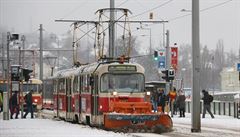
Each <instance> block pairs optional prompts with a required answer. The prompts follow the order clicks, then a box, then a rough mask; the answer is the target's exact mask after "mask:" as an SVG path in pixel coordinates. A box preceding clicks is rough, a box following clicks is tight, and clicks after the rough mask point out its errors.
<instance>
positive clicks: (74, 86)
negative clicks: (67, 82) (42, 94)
mask: <svg viewBox="0 0 240 137" xmlns="http://www.w3.org/2000/svg"><path fill="white" fill-rule="evenodd" d="M78 90H79V88H78V77H77V76H76V77H75V78H74V80H73V92H75V93H76V92H78Z"/></svg>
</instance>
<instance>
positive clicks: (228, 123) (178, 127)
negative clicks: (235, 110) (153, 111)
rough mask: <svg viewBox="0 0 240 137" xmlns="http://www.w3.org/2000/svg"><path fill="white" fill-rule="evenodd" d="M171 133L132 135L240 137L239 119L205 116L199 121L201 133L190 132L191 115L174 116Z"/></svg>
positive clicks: (153, 136)
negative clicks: (183, 116)
mask: <svg viewBox="0 0 240 137" xmlns="http://www.w3.org/2000/svg"><path fill="white" fill-rule="evenodd" d="M172 120H173V132H170V133H163V134H161V136H157V135H156V134H149V133H146V134H143V133H134V135H136V136H138V137H155V136H156V137H240V119H237V118H233V117H229V116H220V115H215V118H214V119H212V118H211V117H210V115H208V114H206V118H204V119H201V132H199V133H192V132H191V114H186V117H185V118H179V117H178V116H177V115H174V117H173V118H172Z"/></svg>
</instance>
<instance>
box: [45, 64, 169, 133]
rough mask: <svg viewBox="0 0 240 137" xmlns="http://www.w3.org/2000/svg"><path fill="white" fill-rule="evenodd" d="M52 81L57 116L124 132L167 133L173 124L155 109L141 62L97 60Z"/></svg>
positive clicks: (57, 75) (165, 115) (57, 76)
mask: <svg viewBox="0 0 240 137" xmlns="http://www.w3.org/2000/svg"><path fill="white" fill-rule="evenodd" d="M48 80H49V79H48ZM50 80H52V83H53V86H54V87H53V88H52V89H53V102H54V108H53V109H54V115H55V117H57V118H60V119H64V120H66V121H71V122H76V123H83V124H87V125H90V126H96V127H101V128H103V129H106V130H113V131H121V132H168V131H171V129H172V127H173V123H172V120H171V118H170V117H169V115H168V114H165V113H161V112H158V113H154V112H152V104H151V102H150V100H149V98H150V94H149V92H145V90H144V85H145V78H144V68H143V67H142V66H141V65H139V64H136V63H129V62H120V61H119V60H117V61H110V62H108V61H106V62H97V63H93V64H88V65H83V66H80V67H78V68H72V69H67V70H62V71H59V72H57V73H56V74H55V75H54V76H53V77H51V78H50Z"/></svg>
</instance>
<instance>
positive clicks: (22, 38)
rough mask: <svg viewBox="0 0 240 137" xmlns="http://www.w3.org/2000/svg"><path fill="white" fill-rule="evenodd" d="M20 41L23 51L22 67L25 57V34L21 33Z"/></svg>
mask: <svg viewBox="0 0 240 137" xmlns="http://www.w3.org/2000/svg"><path fill="white" fill-rule="evenodd" d="M21 41H22V46H23V47H22V49H23V53H22V67H23V68H24V61H25V60H24V57H25V51H24V50H25V36H24V35H22V37H21Z"/></svg>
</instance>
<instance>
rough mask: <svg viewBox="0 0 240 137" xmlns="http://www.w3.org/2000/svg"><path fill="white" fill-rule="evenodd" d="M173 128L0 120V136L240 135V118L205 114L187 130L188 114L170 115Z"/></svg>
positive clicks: (239, 136) (222, 136)
mask: <svg viewBox="0 0 240 137" xmlns="http://www.w3.org/2000/svg"><path fill="white" fill-rule="evenodd" d="M173 124H174V127H173V131H172V132H169V133H163V134H161V135H159V134H154V133H127V134H124V133H114V132H111V131H104V130H101V129H97V128H92V127H89V126H84V125H79V124H72V123H68V122H64V121H56V120H52V119H30V118H27V119H13V120H2V113H1V114H0V137H240V119H236V118H233V117H228V116H219V115H215V119H211V118H210V116H209V115H206V118H205V119H201V132H199V133H192V132H191V114H186V117H185V118H179V117H178V116H176V115H174V117H173Z"/></svg>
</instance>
